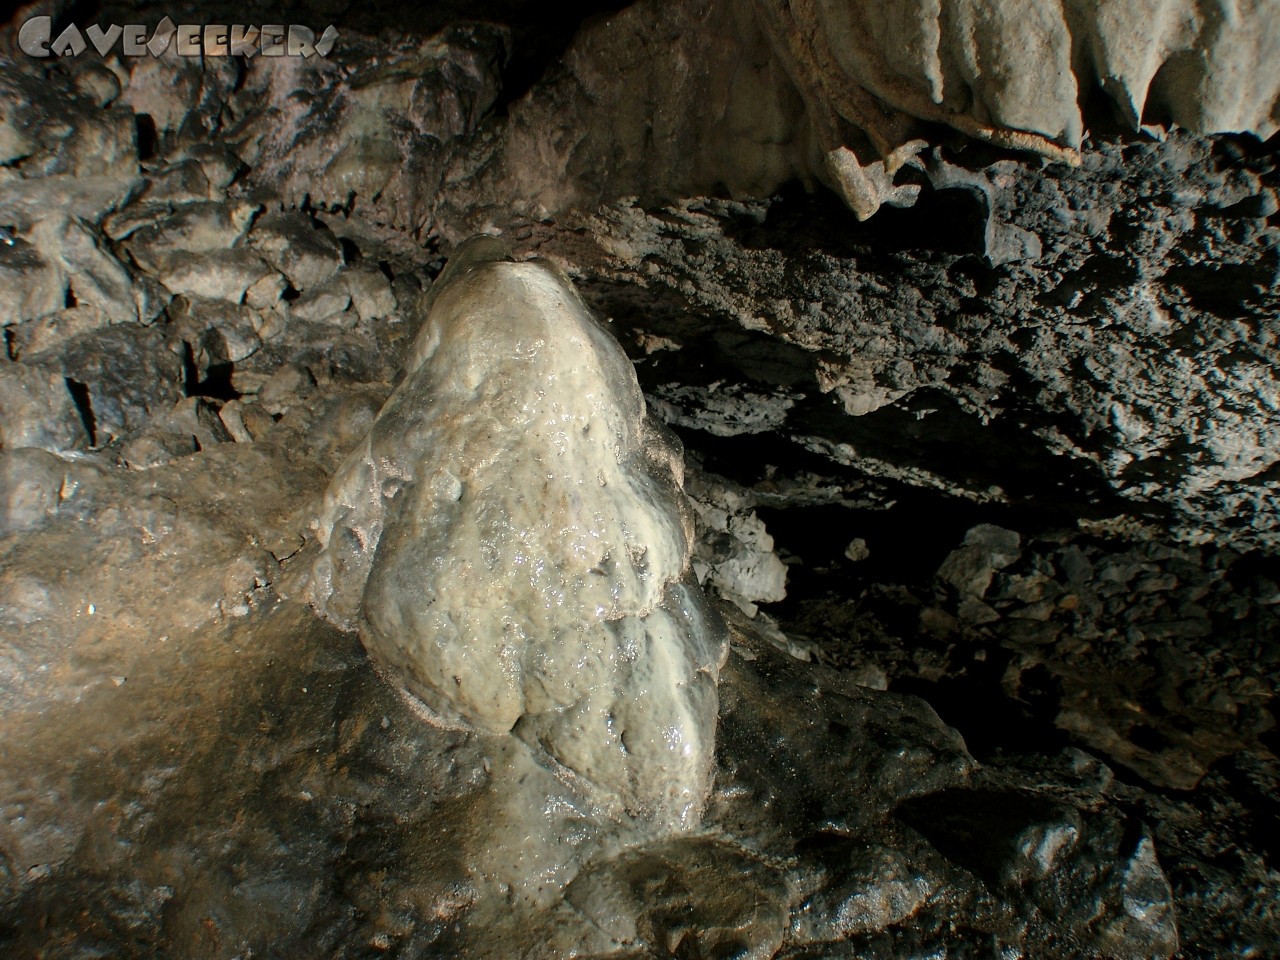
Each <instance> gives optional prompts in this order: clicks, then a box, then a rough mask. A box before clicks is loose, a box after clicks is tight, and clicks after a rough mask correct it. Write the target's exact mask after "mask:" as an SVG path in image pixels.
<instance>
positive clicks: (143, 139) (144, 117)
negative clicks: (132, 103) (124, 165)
mask: <svg viewBox="0 0 1280 960" xmlns="http://www.w3.org/2000/svg"><path fill="white" fill-rule="evenodd" d="M135 122H136V126H137V138H138V159H139V160H151V159H152V158H154V157H155V155H156V150H157V149H158V147H159V146H160V138H159V135H158V133H157V131H156V121H155V119H154V118H153V117H152V116H151V114H149V113H139V114H136V121H135Z"/></svg>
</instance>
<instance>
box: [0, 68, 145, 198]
mask: <svg viewBox="0 0 1280 960" xmlns="http://www.w3.org/2000/svg"><path fill="white" fill-rule="evenodd" d="M96 99H98V97H97V96H96V95H95V96H94V97H93V98H90V97H86V96H83V95H80V94H78V93H76V91H75V89H74V87H72V85H71V84H69V83H67V81H66V78H65V76H59V75H57V74H46V75H42V76H40V77H37V76H36V75H35V73H34V72H33V71H26V70H6V71H4V75H3V77H2V78H0V156H2V157H3V158H4V159H3V161H0V162H4V163H6V164H9V165H14V166H16V165H17V164H19V163H20V164H21V170H22V174H23V176H25V177H28V178H32V179H36V178H39V177H48V176H52V175H59V174H64V175H68V176H71V177H76V178H80V177H98V176H107V177H131V176H133V175H136V173H137V170H138V153H137V147H136V145H135V142H134V120H133V114H132V112H131V111H129V110H127V109H123V108H121V107H119V106H109V107H106V108H105V109H103V107H102V106H101V104H100V103H95V102H94V100H96Z"/></svg>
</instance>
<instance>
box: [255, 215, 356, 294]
mask: <svg viewBox="0 0 1280 960" xmlns="http://www.w3.org/2000/svg"><path fill="white" fill-rule="evenodd" d="M249 244H250V246H251V247H252V248H253V249H254V250H255V251H257V252H258V254H259V255H261V256H262V258H263V259H264V260H266V261H267V262H268V263H269V264H271V266H273V267H275V268H276V269H277V270H278V271H280V273H282V274H283V275H284V276H285V277H286V278H288V280H289V283H291V284H292V285H293V287H294V288H295V289H297V290H299V291H301V292H303V293H307V292H310V291H312V290H315V289H317V288H319V287H320V286H322V285H323V284H324V282H325V281H326V280H328V279H329V278H330V277H332V276H333V275H334V274H335V273H336V272H337V270H338V268H339V267H340V266H341V265H342V248H341V247H340V246H339V245H338V241H337V240H336V239H335V238H334V236H333V234H331V233H330V232H329V231H328V229H327V228H325V227H324V226H323V225H320V224H315V223H313V222H312V220H311V218H310V217H308V216H307V215H306V214H305V213H302V212H301V211H297V210H289V211H283V212H274V211H273V212H271V213H268V214H265V215H264V216H263V217H262V218H261V219H259V220H258V221H257V222H256V223H255V224H254V225H253V232H252V233H251V234H250V235H249Z"/></svg>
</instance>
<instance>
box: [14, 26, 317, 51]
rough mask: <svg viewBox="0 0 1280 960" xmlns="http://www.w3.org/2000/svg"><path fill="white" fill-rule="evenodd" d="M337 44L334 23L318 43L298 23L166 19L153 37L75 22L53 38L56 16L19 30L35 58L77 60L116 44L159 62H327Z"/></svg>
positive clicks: (140, 29) (138, 30) (135, 29)
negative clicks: (167, 57)
mask: <svg viewBox="0 0 1280 960" xmlns="http://www.w3.org/2000/svg"><path fill="white" fill-rule="evenodd" d="M86 38H87V39H86ZM337 41H338V31H337V30H336V29H335V28H334V27H333V26H332V24H331V25H330V26H328V27H325V29H324V33H322V34H320V39H318V40H317V39H316V34H315V31H314V30H312V29H310V28H309V27H303V26H299V25H298V24H296V23H291V24H288V25H287V26H286V25H284V24H263V25H262V26H260V27H245V26H240V25H236V24H233V25H227V24H219V23H214V24H194V23H183V24H175V23H174V22H173V21H172V20H170V19H169V18H168V17H165V18H164V19H163V20H161V21H160V23H159V24H157V25H156V29H155V32H154V33H153V34H151V36H150V37H148V36H147V28H146V27H145V26H142V25H141V24H137V23H130V24H126V25H125V26H123V27H122V26H117V25H114V24H113V25H111V26H109V27H102V26H100V25H99V24H96V23H95V24H94V25H93V26H90V27H86V28H85V29H84V30H83V31H81V30H80V28H79V27H77V26H76V25H75V24H74V23H73V24H71V25H70V26H68V27H66V28H65V29H64V30H62V31H61V32H60V33H59V34H58V35H57V36H56V37H54V36H53V18H52V17H32V18H31V19H30V20H28V21H27V22H26V23H24V24H23V25H22V29H21V30H19V31H18V47H19V48H20V49H21V50H22V52H23V53H25V54H27V55H28V56H32V57H78V56H80V54H82V53H84V52H85V51H86V50H88V49H89V45H90V44H92V45H93V49H95V50H97V51H98V53H99V54H100V55H102V56H104V57H105V56H106V55H107V54H108V53H110V52H111V51H112V50H113V49H115V47H116V45H117V44H119V46H120V52H121V53H122V54H123V55H124V56H126V57H147V56H150V57H159V56H161V55H163V54H164V53H165V52H166V51H167V50H168V49H169V47H170V46H172V47H173V48H174V53H176V54H177V55H178V56H180V57H256V56H259V55H261V56H264V57H327V56H328V55H329V51H331V50H332V49H333V45H334V44H335V43H337Z"/></svg>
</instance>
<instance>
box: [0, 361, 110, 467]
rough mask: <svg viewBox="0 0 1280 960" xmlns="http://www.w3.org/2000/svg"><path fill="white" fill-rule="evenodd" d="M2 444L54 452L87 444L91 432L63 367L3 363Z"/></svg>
mask: <svg viewBox="0 0 1280 960" xmlns="http://www.w3.org/2000/svg"><path fill="white" fill-rule="evenodd" d="M0 398H2V399H3V401H4V402H3V408H4V416H3V417H0V446H3V447H4V449H6V450H16V449H18V448H20V447H39V448H41V449H43V450H48V451H50V452H51V453H59V452H62V451H64V450H74V449H77V448H80V447H84V446H87V445H88V443H89V435H88V432H87V431H86V429H85V424H84V420H83V419H82V417H81V414H80V411H79V410H78V409H77V408H76V401H75V400H74V399H73V397H72V394H71V392H70V390H69V389H68V385H67V378H66V376H65V375H64V374H63V373H62V371H60V370H57V369H51V368H50V367H49V366H47V365H33V364H27V363H13V362H9V363H0Z"/></svg>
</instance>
